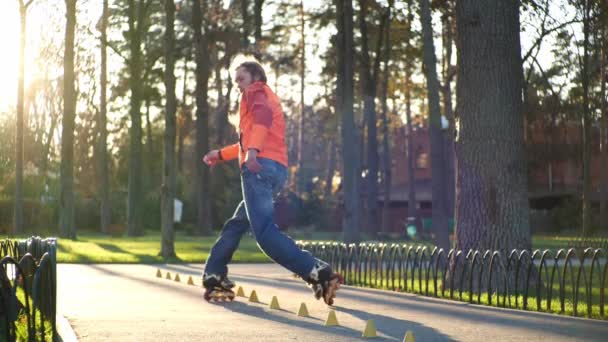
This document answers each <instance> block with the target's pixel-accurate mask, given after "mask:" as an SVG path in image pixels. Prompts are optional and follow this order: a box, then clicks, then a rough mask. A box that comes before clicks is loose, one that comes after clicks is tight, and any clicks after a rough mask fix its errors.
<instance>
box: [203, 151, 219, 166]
mask: <svg viewBox="0 0 608 342" xmlns="http://www.w3.org/2000/svg"><path fill="white" fill-rule="evenodd" d="M203 162H205V164H207V165H209V166H211V167H213V166H215V165H217V164H219V163H220V162H221V159H220V151H219V150H212V151H209V152H208V153H207V154H205V156H204V157H203Z"/></svg>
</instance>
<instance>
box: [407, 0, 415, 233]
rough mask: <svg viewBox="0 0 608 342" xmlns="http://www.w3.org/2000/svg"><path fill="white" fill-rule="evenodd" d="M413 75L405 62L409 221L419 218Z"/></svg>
mask: <svg viewBox="0 0 608 342" xmlns="http://www.w3.org/2000/svg"><path fill="white" fill-rule="evenodd" d="M412 2H413V1H412V0H408V2H407V8H408V15H407V21H406V32H405V34H406V37H405V42H406V51H407V50H410V49H411V41H412V35H413V34H412V33H413V32H412V24H413V22H414V5H413V3H412ZM412 74H413V62H412V60H411V58H407V59H406V61H405V118H406V120H407V126H406V128H407V174H408V184H409V186H408V192H407V216H408V220H414V221H415V219H416V216H417V210H416V174H415V169H414V160H415V156H414V142H413V134H414V129H413V126H412Z"/></svg>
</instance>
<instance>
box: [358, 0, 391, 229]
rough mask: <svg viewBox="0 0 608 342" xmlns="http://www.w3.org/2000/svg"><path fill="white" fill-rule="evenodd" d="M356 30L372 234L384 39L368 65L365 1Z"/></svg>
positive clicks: (376, 217) (375, 195)
mask: <svg viewBox="0 0 608 342" xmlns="http://www.w3.org/2000/svg"><path fill="white" fill-rule="evenodd" d="M359 6H360V7H361V9H360V14H359V26H360V30H361V42H362V47H361V50H362V51H361V52H362V53H361V66H360V68H361V69H360V71H361V79H362V80H363V113H364V117H365V119H364V120H365V121H366V124H367V176H366V180H367V182H366V186H367V231H369V232H371V233H372V234H374V233H375V232H376V231H377V230H378V229H377V227H376V226H375V225H376V224H377V223H378V218H379V217H378V216H379V215H378V133H377V129H376V123H377V118H376V84H377V82H378V69H379V66H380V55H381V54H380V48H381V46H382V39H383V35H382V34H379V35H378V42H377V45H376V60H375V62H374V65H373V66H372V65H371V61H370V56H369V47H368V36H367V23H366V20H367V15H368V8H367V7H368V2H367V0H360V1H359ZM385 24H386V16H382V20H381V23H380V29H379V32H383V30H384V26H385Z"/></svg>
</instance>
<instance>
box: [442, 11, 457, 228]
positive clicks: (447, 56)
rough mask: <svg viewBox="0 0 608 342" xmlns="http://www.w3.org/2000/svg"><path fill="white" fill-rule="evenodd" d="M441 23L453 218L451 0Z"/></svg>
mask: <svg viewBox="0 0 608 342" xmlns="http://www.w3.org/2000/svg"><path fill="white" fill-rule="evenodd" d="M444 6H445V8H444V13H443V16H442V23H443V35H442V36H443V51H444V58H443V80H444V84H443V89H442V90H443V108H444V109H443V110H444V113H445V117H446V119H447V120H448V129H447V131H446V134H444V138H445V146H446V150H445V151H446V153H445V160H446V161H445V162H446V164H445V165H446V168H445V169H446V171H447V172H446V176H447V179H446V186H447V191H446V193H447V211H446V213H447V216H448V218H454V197H455V196H456V184H455V181H456V170H455V169H454V166H455V165H454V162H455V160H454V131H455V130H454V110H453V108H452V73H453V66H452V62H451V61H452V42H453V39H454V38H453V20H452V19H453V17H452V11H451V10H452V9H451V7H450V6H451V2H450V1H446V2H445V3H444Z"/></svg>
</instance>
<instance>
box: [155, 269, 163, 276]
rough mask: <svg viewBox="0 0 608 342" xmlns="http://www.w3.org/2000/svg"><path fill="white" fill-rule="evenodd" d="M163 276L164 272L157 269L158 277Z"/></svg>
mask: <svg viewBox="0 0 608 342" xmlns="http://www.w3.org/2000/svg"><path fill="white" fill-rule="evenodd" d="M162 277H163V272H161V271H160V268H159V269H156V278H162Z"/></svg>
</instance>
